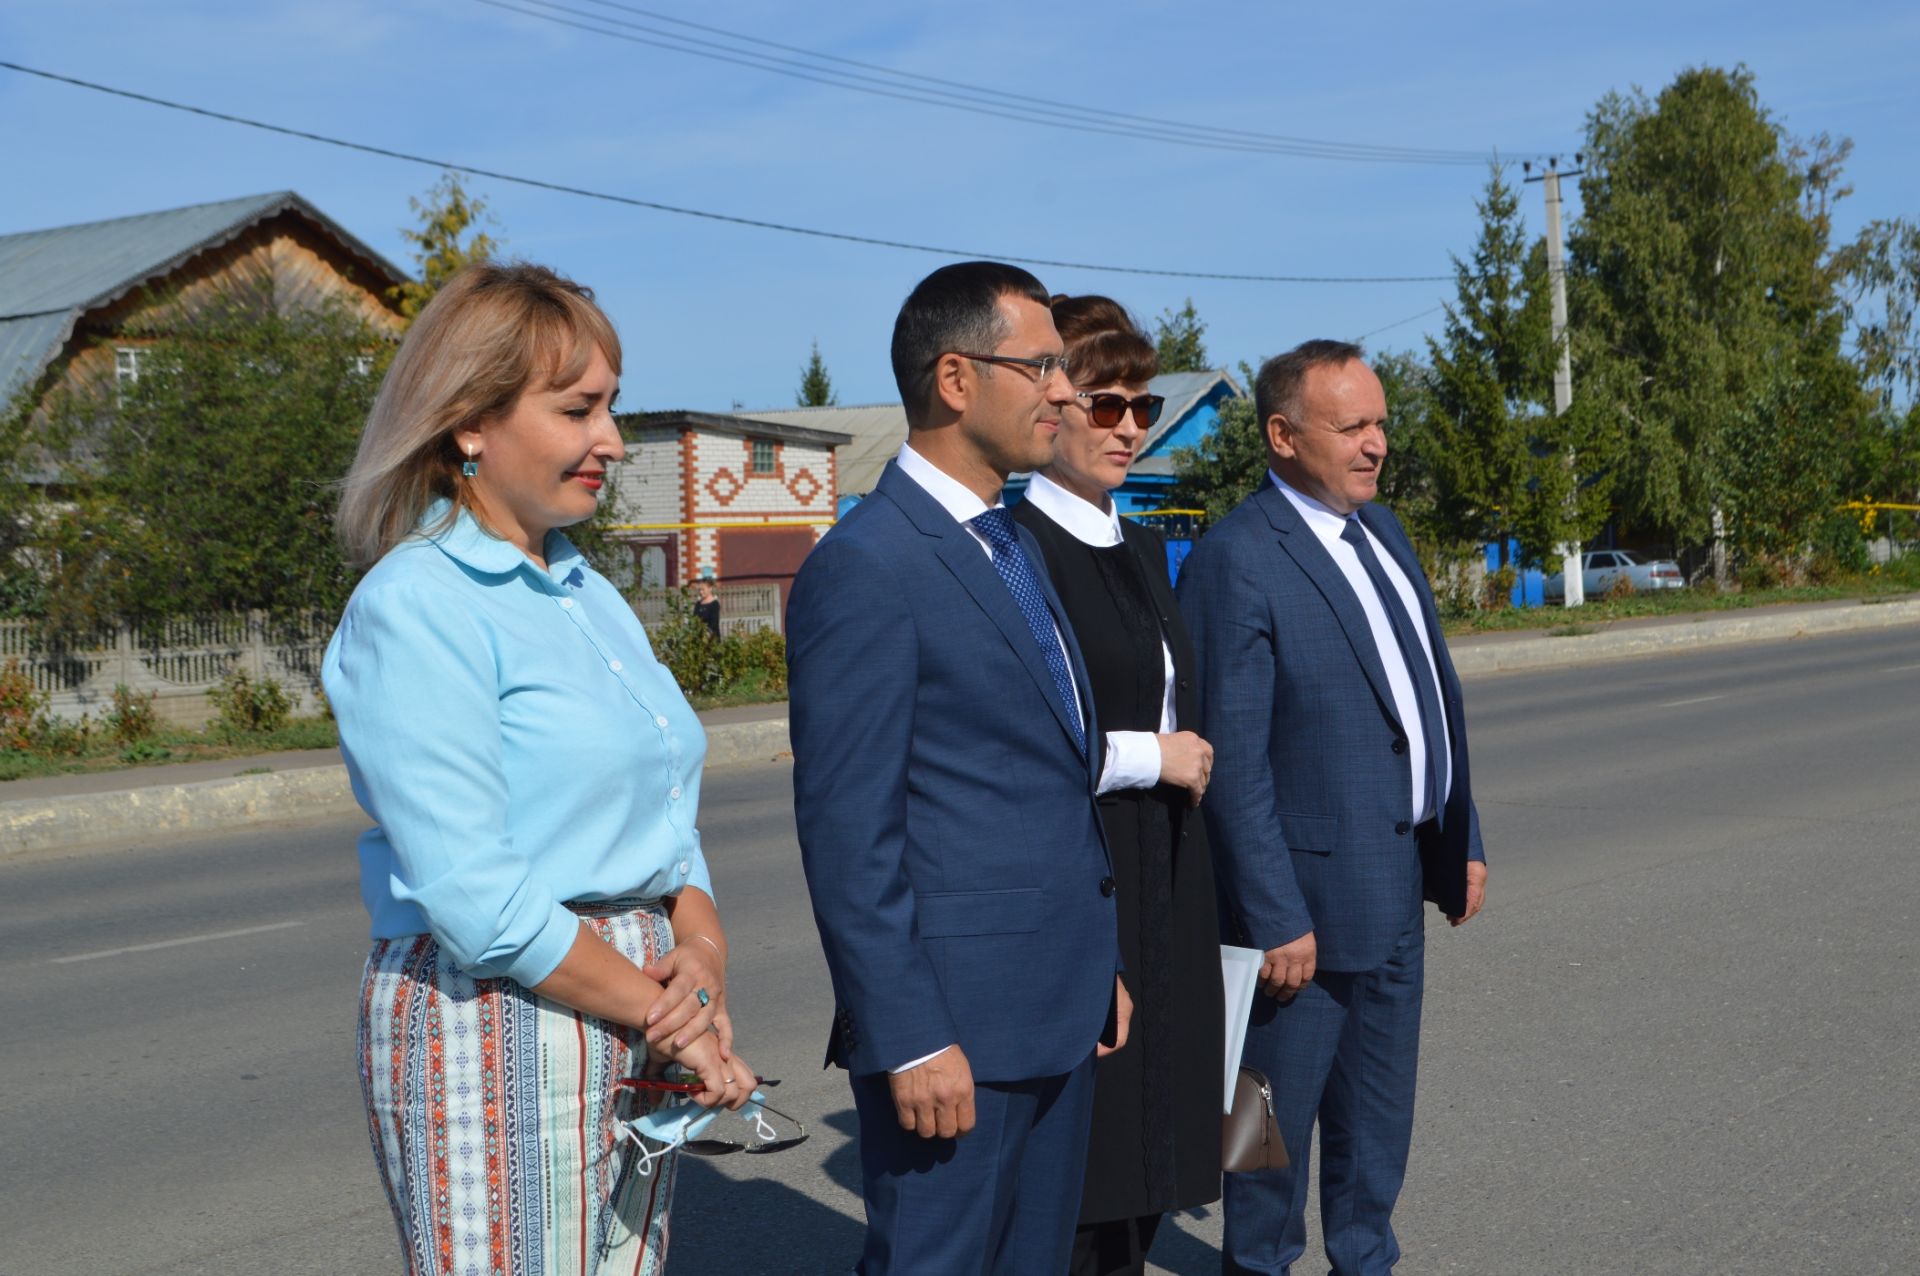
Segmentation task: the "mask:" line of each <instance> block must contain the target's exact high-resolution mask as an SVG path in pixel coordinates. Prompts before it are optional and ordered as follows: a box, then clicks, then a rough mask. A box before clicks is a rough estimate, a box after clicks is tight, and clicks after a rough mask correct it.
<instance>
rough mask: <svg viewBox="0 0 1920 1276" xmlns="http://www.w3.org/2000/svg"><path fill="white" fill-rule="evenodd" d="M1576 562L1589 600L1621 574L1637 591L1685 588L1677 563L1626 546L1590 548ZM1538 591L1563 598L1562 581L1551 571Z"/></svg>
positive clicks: (1684, 580) (1609, 587)
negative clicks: (1644, 554) (1648, 556)
mask: <svg viewBox="0 0 1920 1276" xmlns="http://www.w3.org/2000/svg"><path fill="white" fill-rule="evenodd" d="M1580 562H1581V571H1580V581H1581V587H1582V588H1583V589H1584V590H1585V591H1586V595H1587V597H1588V598H1589V599H1593V598H1598V597H1600V596H1601V595H1602V594H1605V593H1606V592H1607V591H1608V590H1609V589H1611V588H1613V582H1614V581H1616V580H1618V579H1620V578H1621V577H1622V576H1624V577H1626V578H1627V579H1628V580H1630V581H1632V582H1633V589H1634V592H1635V593H1638V594H1647V593H1652V592H1653V591H1654V590H1657V589H1685V588H1686V587H1687V578H1686V577H1685V576H1684V575H1682V574H1681V571H1680V564H1678V563H1676V562H1674V561H1672V560H1671V559H1666V558H1654V559H1648V558H1642V557H1640V555H1638V554H1636V553H1634V552H1633V551H1632V550H1630V549H1596V550H1591V551H1589V552H1588V553H1585V554H1582V555H1581V556H1580ZM1541 590H1542V592H1544V593H1545V594H1546V596H1547V597H1548V598H1564V597H1565V596H1566V581H1565V579H1564V578H1563V577H1562V576H1561V574H1560V573H1559V572H1555V573H1554V574H1553V575H1551V576H1549V577H1547V578H1546V580H1544V581H1543V582H1541Z"/></svg>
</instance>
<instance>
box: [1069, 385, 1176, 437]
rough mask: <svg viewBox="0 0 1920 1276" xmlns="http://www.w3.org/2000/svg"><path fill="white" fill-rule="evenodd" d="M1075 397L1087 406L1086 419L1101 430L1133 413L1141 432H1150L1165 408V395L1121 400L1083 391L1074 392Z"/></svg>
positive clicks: (1117, 397) (1117, 396)
mask: <svg viewBox="0 0 1920 1276" xmlns="http://www.w3.org/2000/svg"><path fill="white" fill-rule="evenodd" d="M1076 397H1078V398H1079V400H1080V401H1081V402H1082V403H1084V404H1086V405H1087V419H1088V420H1090V421H1092V422H1093V423H1094V424H1095V425H1096V426H1098V427H1099V428H1101V429H1103V430H1111V429H1113V428H1114V427H1115V426H1116V425H1119V424H1120V422H1122V421H1124V420H1125V419H1126V416H1127V413H1128V412H1129V411H1131V412H1132V413H1133V419H1134V420H1136V421H1138V422H1139V423H1140V428H1141V429H1143V430H1151V429H1152V428H1153V423H1154V422H1155V421H1158V420H1159V419H1160V409H1161V408H1164V407H1165V406H1167V400H1166V396H1165V395H1160V394H1143V395H1140V396H1138V397H1137V398H1132V399H1128V398H1123V397H1122V396H1120V395H1117V394H1088V393H1087V392H1086V391H1085V390H1080V391H1077V392H1076Z"/></svg>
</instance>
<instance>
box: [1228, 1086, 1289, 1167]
mask: <svg viewBox="0 0 1920 1276" xmlns="http://www.w3.org/2000/svg"><path fill="white" fill-rule="evenodd" d="M1286 1167H1287V1145H1286V1143H1285V1142H1284V1141H1283V1140H1282V1139H1281V1137H1280V1123H1279V1122H1278V1121H1276V1120H1274V1117H1273V1087H1272V1086H1270V1085H1268V1084H1267V1079H1266V1077H1264V1076H1262V1075H1261V1074H1260V1073H1259V1072H1257V1071H1255V1070H1254V1069H1252V1068H1241V1069H1240V1075H1239V1076H1237V1077H1235V1078H1234V1081H1233V1110H1232V1111H1231V1112H1228V1113H1227V1114H1226V1115H1225V1116H1223V1117H1221V1118H1220V1168H1221V1169H1223V1170H1225V1171H1227V1172H1228V1173H1230V1174H1238V1173H1242V1172H1244V1171H1247V1170H1283V1169H1285V1168H1286Z"/></svg>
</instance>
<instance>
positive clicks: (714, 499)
mask: <svg viewBox="0 0 1920 1276" xmlns="http://www.w3.org/2000/svg"><path fill="white" fill-rule="evenodd" d="M620 428H621V432H622V434H623V435H624V436H625V438H626V441H627V459H626V460H625V461H624V462H622V463H621V464H620V466H619V467H618V469H617V471H616V473H615V476H614V484H613V489H614V500H615V501H616V502H617V504H616V507H615V510H616V525H617V530H618V534H619V535H620V536H621V537H622V538H623V539H625V540H626V541H627V543H628V544H629V545H630V546H631V547H632V549H633V553H634V567H635V572H636V574H637V577H638V580H639V582H640V583H641V584H642V585H643V586H647V587H651V588H655V589H660V588H672V587H674V586H678V585H685V584H689V583H691V582H692V581H694V580H697V579H698V578H699V577H700V576H701V575H702V574H704V573H706V572H709V571H710V572H712V573H713V574H714V576H715V577H717V578H718V579H719V580H721V581H723V582H724V583H725V585H726V587H727V591H726V592H728V593H729V594H733V595H734V596H736V597H741V598H742V599H743V601H744V594H742V593H741V592H740V591H741V590H742V587H745V586H761V587H763V588H762V590H761V591H760V592H761V593H762V594H763V595H764V597H765V600H766V605H765V606H762V607H760V608H758V610H759V611H762V612H764V611H767V610H768V609H769V608H770V609H771V611H772V613H773V614H772V615H771V616H769V617H767V620H768V622H769V623H771V624H772V625H773V626H774V627H776V628H777V627H779V626H780V621H779V619H778V617H779V616H780V615H781V614H784V612H785V610H786V593H787V588H788V586H789V585H791V584H792V583H793V576H794V573H795V572H796V571H798V570H799V568H800V560H801V559H803V558H805V557H806V556H807V552H808V551H809V550H811V549H812V548H813V546H814V544H815V543H816V542H817V541H818V540H819V539H820V538H821V537H822V536H824V535H825V534H826V531H827V528H828V527H830V526H831V525H832V523H833V519H834V505H835V502H836V501H837V500H838V498H839V458H838V449H839V448H841V447H843V446H845V445H846V444H847V443H848V442H849V441H850V438H851V436H849V435H847V434H843V433H840V432H838V431H834V430H821V429H813V428H810V427H807V426H798V425H789V424H786V423H784V422H776V421H761V420H757V419H754V418H752V417H745V416H732V415H727V414H725V413H717V412H689V411H671V412H646V413H636V414H633V415H630V416H622V417H621V418H620ZM769 591H770V592H769ZM736 610H738V609H734V608H729V609H728V612H727V613H723V614H731V613H732V612H734V611H736Z"/></svg>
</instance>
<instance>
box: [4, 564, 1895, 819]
mask: <svg viewBox="0 0 1920 1276" xmlns="http://www.w3.org/2000/svg"><path fill="white" fill-rule="evenodd" d="M1568 620H1569V622H1570V623H1578V622H1577V620H1576V615H1575V614H1573V613H1570V614H1569V616H1568ZM1899 625H1914V626H1920V597H1915V596H1909V597H1896V598H1889V599H1885V600H1874V601H1871V602H1859V601H1843V602H1834V603H1807V604H1795V605H1790V606H1781V607H1756V608H1752V609H1749V610H1741V611H1725V612H1698V613H1692V614H1689V615H1685V616H1662V617H1649V618H1646V619H1639V620H1620V621H1612V622H1609V623H1607V624H1604V625H1594V626H1591V631H1590V632H1587V633H1582V634H1578V635H1563V636H1558V637H1556V636H1552V635H1550V634H1543V633H1541V632H1539V631H1537V630H1535V631H1515V632H1508V633H1491V634H1462V635H1459V636H1456V637H1454V638H1452V639H1450V640H1449V644H1448V645H1449V648H1450V650H1451V651H1452V653H1453V659H1454V664H1455V665H1456V666H1457V667H1458V668H1459V670H1460V675H1461V677H1463V678H1476V677H1483V676H1486V675H1490V674H1496V673H1506V672H1513V671H1517V670H1530V669H1547V668H1554V667H1564V666H1574V665H1589V664H1603V663H1606V662H1609V661H1616V660H1630V659H1636V658H1642V657H1646V656H1652V655H1660V654H1665V653H1672V652H1682V651H1689V650H1694V649H1697V648H1701V647H1712V646H1726V645H1730V644H1736V643H1749V642H1767V641H1781V640H1786V639H1793V638H1805V637H1812V636H1815V635H1818V634H1824V633H1841V632H1849V631H1857V630H1863V629H1882V628H1888V627H1892V626H1899ZM1581 627H1582V628H1586V626H1581ZM1915 640H1916V642H1915V645H1916V650H1917V651H1920V632H1917V633H1916V635H1915ZM700 719H701V721H702V722H703V723H705V724H706V727H707V765H708V766H713V767H723V766H738V765H742V764H745V763H754V762H767V761H771V760H774V759H776V758H780V757H784V756H787V754H788V750H789V744H788V739H787V706H786V705H785V704H762V705H742V706H738V707H735V708H728V709H711V710H707V711H706V712H703V713H702V714H701V715H700ZM354 809H355V806H354V801H353V794H352V792H351V790H350V789H349V787H348V785H347V776H346V768H345V767H343V766H341V765H340V758H339V754H338V753H337V752H336V751H334V750H332V749H316V750H310V751H306V752H300V753H271V754H262V755H258V756H254V757H243V758H227V759H223V760H221V761H218V762H192V763H186V764H182V765H176V766H157V767H138V768H133V769H130V770H125V771H103V772H95V773H92V774H88V775H63V776H51V777H47V778H44V779H34V780H11V781H6V782H0V857H4V856H7V855H10V854H18V853H21V852H25V851H36V850H49V849H57V848H60V847H67V846H82V845H89V844H94V843H101V842H112V841H118V840H123V839H129V838H133V837H140V836H147V835H151V834H153V833H155V832H161V831H166V832H182V833H184V832H201V831H208V830H212V829H220V828H239V827H244V826H247V825H252V824H273V823H283V822H288V821H295V820H303V819H308V818H311V817H314V816H320V815H330V814H340V815H346V814H350V813H351V812H352V811H353V810H354Z"/></svg>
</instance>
